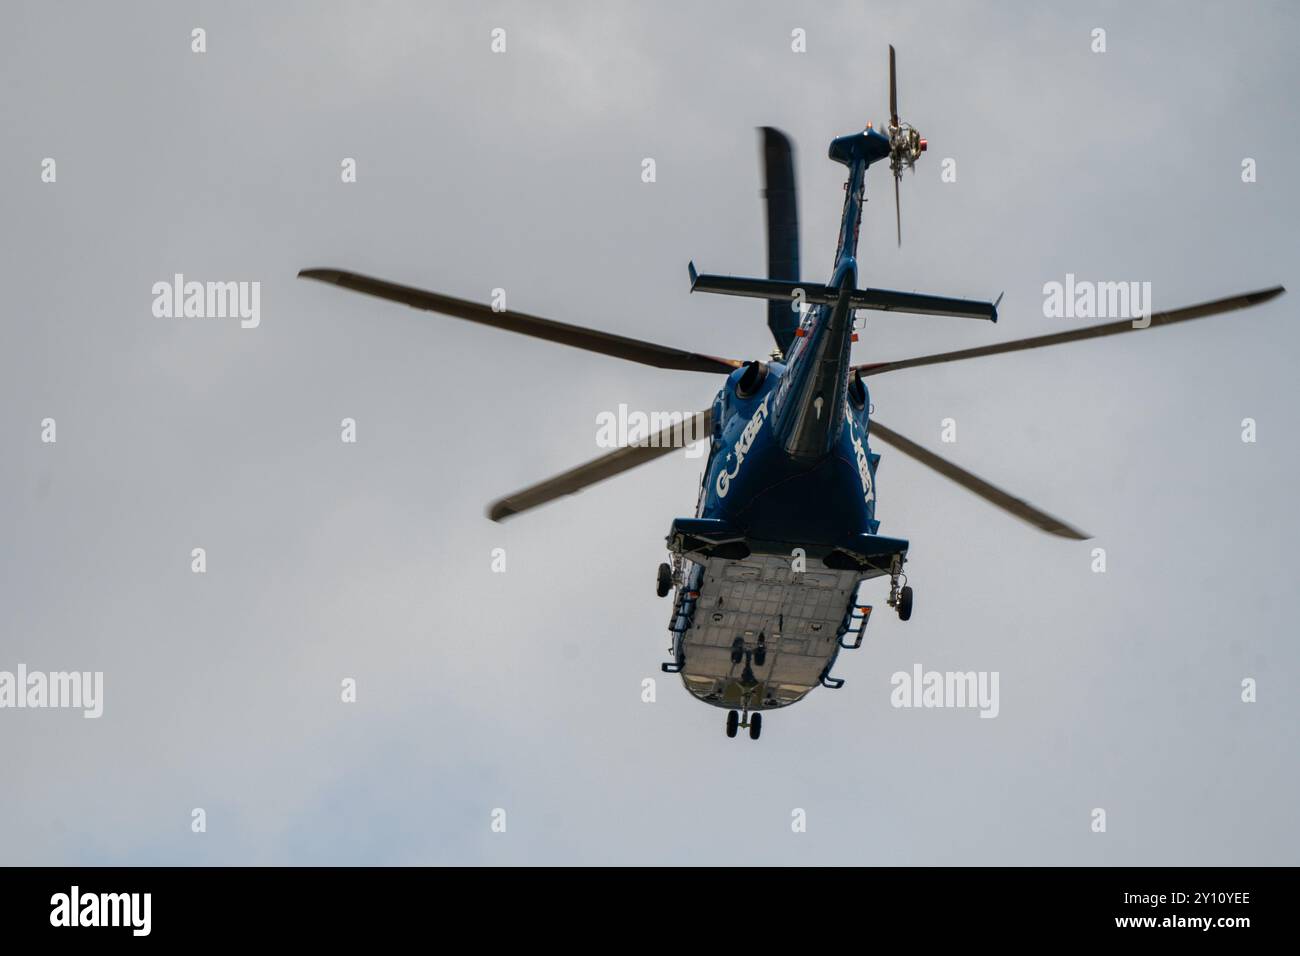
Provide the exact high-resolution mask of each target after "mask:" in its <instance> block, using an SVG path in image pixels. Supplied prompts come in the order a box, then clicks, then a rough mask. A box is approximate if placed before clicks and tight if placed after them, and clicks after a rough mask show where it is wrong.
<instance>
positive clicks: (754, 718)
mask: <svg viewBox="0 0 1300 956" xmlns="http://www.w3.org/2000/svg"><path fill="white" fill-rule="evenodd" d="M762 732H763V715H762V714H750V715H749V739H750V740H757V739H758V735H759V734H761V733H762Z"/></svg>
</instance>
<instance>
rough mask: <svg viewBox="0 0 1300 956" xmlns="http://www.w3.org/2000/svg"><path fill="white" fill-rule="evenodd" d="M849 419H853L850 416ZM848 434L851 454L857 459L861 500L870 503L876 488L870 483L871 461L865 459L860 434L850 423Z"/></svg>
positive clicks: (873, 498)
mask: <svg viewBox="0 0 1300 956" xmlns="http://www.w3.org/2000/svg"><path fill="white" fill-rule="evenodd" d="M849 421H850V422H852V421H853V420H852V419H851V418H850V419H849ZM849 436H850V437H851V438H852V439H853V454H854V455H856V456H857V459H858V477H859V478H861V479H862V500H863V501H865V502H866V503H867V504H871V502H872V501H873V500H875V497H876V489H875V486H874V485H873V484H872V483H871V462H870V461H868V460H867V449H866V447H865V446H864V445H863V443H862V435H861V434H860V433H859V432H858V430H857V429H856V428H854V427H853V426H852V425H851V424H850V426H849Z"/></svg>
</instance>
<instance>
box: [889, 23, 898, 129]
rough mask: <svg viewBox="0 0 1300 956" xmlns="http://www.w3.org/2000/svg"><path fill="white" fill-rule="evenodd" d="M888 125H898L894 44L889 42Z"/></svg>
mask: <svg viewBox="0 0 1300 956" xmlns="http://www.w3.org/2000/svg"><path fill="white" fill-rule="evenodd" d="M889 125H890V126H894V127H897V126H898V83H897V80H896V79H895V76H894V44H892V43H891V44H889Z"/></svg>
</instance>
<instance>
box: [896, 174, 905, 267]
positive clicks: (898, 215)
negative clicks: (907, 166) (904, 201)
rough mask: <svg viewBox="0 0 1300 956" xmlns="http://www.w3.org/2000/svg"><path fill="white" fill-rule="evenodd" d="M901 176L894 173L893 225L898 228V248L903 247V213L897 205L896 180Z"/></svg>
mask: <svg viewBox="0 0 1300 956" xmlns="http://www.w3.org/2000/svg"><path fill="white" fill-rule="evenodd" d="M900 179H902V177H901V176H900V175H899V174H898V172H897V171H895V173H894V226H895V228H896V229H897V230H898V248H900V249H901V248H903V213H902V210H901V209H900V208H899V205H898V181H899V180H900Z"/></svg>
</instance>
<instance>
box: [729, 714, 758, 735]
mask: <svg viewBox="0 0 1300 956" xmlns="http://www.w3.org/2000/svg"><path fill="white" fill-rule="evenodd" d="M739 729H740V714H738V713H736V712H735V711H734V710H729V711H727V736H728V737H734V736H736V731H737V730H739ZM751 733H752V731H751Z"/></svg>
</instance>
